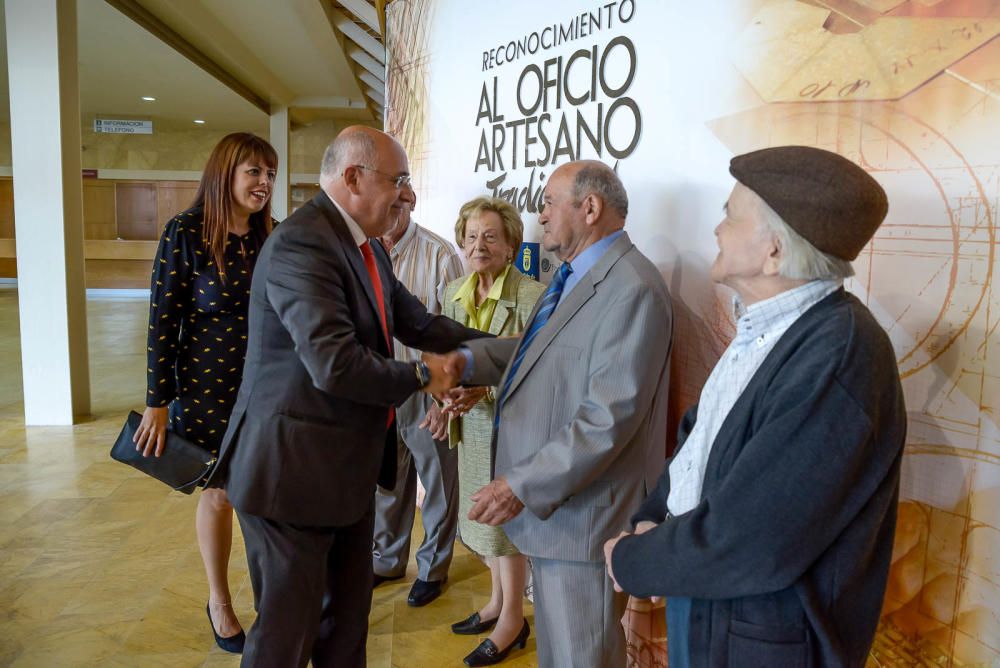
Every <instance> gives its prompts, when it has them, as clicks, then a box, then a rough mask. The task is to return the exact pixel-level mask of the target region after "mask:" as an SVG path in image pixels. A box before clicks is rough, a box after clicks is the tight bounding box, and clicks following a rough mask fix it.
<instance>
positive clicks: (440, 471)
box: [372, 392, 458, 580]
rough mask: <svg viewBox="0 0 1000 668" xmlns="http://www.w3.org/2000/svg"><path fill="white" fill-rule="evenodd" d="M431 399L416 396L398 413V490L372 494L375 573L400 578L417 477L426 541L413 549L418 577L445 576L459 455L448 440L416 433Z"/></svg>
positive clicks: (455, 509)
mask: <svg viewBox="0 0 1000 668" xmlns="http://www.w3.org/2000/svg"><path fill="white" fill-rule="evenodd" d="M430 404H431V398H430V397H428V396H427V395H426V394H424V393H423V392H417V393H416V394H414V395H413V396H412V397H410V398H409V399H407V400H406V402H405V403H404V404H403V405H402V406H400V407H399V410H398V411H396V424H397V425H398V428H399V441H400V443H399V445H400V447H397V448H396V456H397V457H398V459H397V462H396V488H395V489H394V490H392V491H386V490H384V489H382V488H381V487H379V488H378V490H377V491H376V492H375V536H374V545H373V548H372V567H373V568H374V570H375V573H377V574H379V575H385V576H389V577H394V576H397V575H403V573H404V572H405V571H406V564H407V561H408V560H409V557H410V534H411V532H412V531H413V518H414V515H415V513H416V502H417V477H418V476H419V477H420V482H422V483H423V485H424V490H425V495H424V504H423V507H422V509H421V516H422V518H423V525H424V541H423V542H422V543H421V544H420V548H419V549H418V550H417V573H418V574H417V577H419V578H420V579H421V580H442V579H444V577H445V576H447V575H448V567H449V566H450V565H451V557H452V552H453V551H454V547H455V531H456V529H457V527H458V452H457V451H456V450H452V449H450V448H449V447H448V440H447V439H445V440H441V441H435V440H434V439H433V438H431V435H430V432H428V431H427V430H426V429H420V427H419V425H420V422H421V421H422V420H423V419H424V416H425V415H426V413H427V409H428V408H429V407H430Z"/></svg>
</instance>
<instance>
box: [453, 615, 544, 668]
mask: <svg viewBox="0 0 1000 668" xmlns="http://www.w3.org/2000/svg"><path fill="white" fill-rule="evenodd" d="M529 635H531V629H530V628H529V627H528V620H527V619H526V620H524V626H522V627H521V632H520V633H518V634H517V637H516V638H514V642H512V643H511V644H509V645H507V646H506V647H504V648H503V649H497V646H496V645H494V644H493V641H492V640H490V639H489V638H487V639H486V640H484V641H483V642H481V643H479V647H477V648H476V649H474V650H472V654H470V655H469V656H467V657H465V665H467V666H492V665H493V664H496V663H500V662H501V661H503V660H504V659H506V658H507V655H508V654H510V651H511V650H512V649H514V647H515V646H516V647H517V648H518V649H524V647H525V645H527V644H528V636H529Z"/></svg>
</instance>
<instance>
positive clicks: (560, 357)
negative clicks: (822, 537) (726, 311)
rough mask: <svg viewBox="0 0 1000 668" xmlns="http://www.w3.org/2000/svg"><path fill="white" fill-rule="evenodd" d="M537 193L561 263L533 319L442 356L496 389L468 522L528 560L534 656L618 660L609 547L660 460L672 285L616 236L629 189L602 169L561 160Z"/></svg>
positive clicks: (551, 247)
mask: <svg viewBox="0 0 1000 668" xmlns="http://www.w3.org/2000/svg"><path fill="white" fill-rule="evenodd" d="M544 202H545V206H544V210H543V211H542V213H541V215H540V216H539V218H538V221H539V223H541V225H542V227H543V229H544V233H543V236H542V244H543V246H544V247H545V249H546V250H548V251H550V252H553V253H555V254H556V255H557V256H558V257H559V259H560V260H562V261H563V265H562V266H561V267H560V269H559V270H558V271H557V272H556V276H555V277H554V278H553V280H552V283H551V284H550V286H549V288H548V290H547V291H546V292H545V294H544V295H543V296H542V299H541V300H540V301H539V302H538V305H537V306H536V307H535V311H534V313H533V315H532V319H531V321H530V322H531V324H530V325H529V326H528V329H527V330H526V331H525V333H524V334H523V335H522V337H521V338H520V339H494V340H489V341H486V340H482V341H468V342H466V344H465V347H463V349H460V350H459V351H458V352H456V353H453V354H452V355H450V356H449V358H448V365H449V368H450V369H451V370H452V375H459V376H460V377H462V379H463V381H464V382H467V383H469V384H474V385H497V386H498V390H497V393H498V394H497V406H498V408H497V411H498V419H497V425H496V428H495V429H494V435H493V438H494V443H495V450H494V452H495V455H494V456H495V461H494V468H495V476H494V481H493V482H492V483H490V484H489V485H487V486H486V487H484V488H483V489H481V490H479V491H478V492H477V493H476V494H475V495H473V497H472V498H473V500H474V501H475V505H474V506H473V508H472V510H471V511H470V513H469V517H470V518H471V519H473V520H476V521H480V522H484V523H487V524H491V525H500V524H502V525H503V526H504V530H505V531H506V532H507V534H508V536H509V537H510V539H511V541H513V543H514V544H515V545H516V546H517V548H518V549H519V550H521V552H523V553H524V554H526V555H528V556H529V557H530V558H531V566H532V572H533V577H534V586H535V627H536V632H537V637H538V641H537V648H538V661H539V665H541V666H546V667H548V666H581V667H588V668H590V667H592V666H602V667H609V668H610V667H615V666H624V665H625V660H626V654H625V636H624V632H623V629H622V626H621V618H622V615H623V614H624V611H625V605H626V602H627V599H626V597H625V596H624V595H622V594H620V593H615V591H614V588H613V585H612V583H611V581H610V580H609V579H608V578H607V577H606V576H605V573H604V568H603V552H602V546H603V544H604V541H605V540H606V539H607V538H610V537H612V536H614V535H617V533H618V532H619V531H620V530H621V528H622V527H624V526H627V525H628V519H629V516H630V514H631V513H632V512H634V511H635V509H636V508H638V506H639V504H640V503H641V501H642V499H643V498H644V497H645V495H646V490H647V478H646V476H647V475H648V474H651V472H652V471H655V470H656V469H657V468H659V467H660V466H661V465H662V461H663V455H664V448H665V444H666V422H667V380H668V375H669V374H668V358H669V353H670V344H671V332H672V319H671V318H672V316H671V305H670V295H669V293H668V291H667V287H666V285H665V284H664V282H663V278H662V277H661V275H660V273H659V271H658V270H657V268H656V267H655V266H654V265H653V264H652V263H651V262H650V261H649V260H648V259H647V258H646V257H645V256H644V255H643V254H642V253H640V252H639V250H638V249H637V248H636V247H635V246H634V245H633V244H632V241H631V240H630V239H629V237H628V234H626V233H625V231H624V230H623V227H624V225H625V217H626V215H627V213H628V197H627V195H626V193H625V189H624V187H623V186H622V183H621V181H620V180H619V178H618V176H617V175H616V174H615V173H614V172H613V171H612V170H611V169H610V168H609V167H608V166H607V165H605V164H603V163H600V162H596V161H579V162H572V163H569V164H566V165H563V166H561V167H560V168H559V169H557V170H556V171H555V172H553V174H552V176H551V178H550V179H549V181H548V184H547V185H546V187H545V195H544ZM649 483H650V484H651V483H652V480H649Z"/></svg>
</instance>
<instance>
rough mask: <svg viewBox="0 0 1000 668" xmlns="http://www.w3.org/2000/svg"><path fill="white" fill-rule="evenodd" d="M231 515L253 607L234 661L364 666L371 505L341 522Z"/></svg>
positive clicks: (247, 665)
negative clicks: (325, 523)
mask: <svg viewBox="0 0 1000 668" xmlns="http://www.w3.org/2000/svg"><path fill="white" fill-rule="evenodd" d="M236 516H237V517H238V518H239V520H240V527H241V528H242V529H243V540H244V542H245V543H246V549H247V564H248V565H249V567H250V583H251V585H252V586H253V601H254V608H255V609H256V610H257V619H256V620H255V621H254V623H253V626H251V627H250V630H249V631H248V632H247V641H246V646H245V647H244V648H243V660H242V661H241V662H240V666H242V668H271V667H272V666H283V667H285V666H287V667H288V668H292V667H295V666H298V667H300V668H305V666H306V664H307V663H308V662H309V661H310V660H311V661H312V665H313V668H364V666H365V665H366V656H365V642H366V640H367V638H368V612H369V610H370V609H371V602H372V571H371V564H370V563H369V562H368V550H369V549H370V548H369V546H370V545H371V535H372V519H373V510H372V509H371V508H369V510H368V512H366V513H365V514H364V516H363V517H362V518H361V519H360V520H358V521H357V522H355V523H354V524H351V525H348V526H344V527H307V526H297V525H292V524H284V523H282V522H275V521H273V520H269V519H266V518H263V517H258V516H256V515H249V514H247V513H242V512H240V511H236Z"/></svg>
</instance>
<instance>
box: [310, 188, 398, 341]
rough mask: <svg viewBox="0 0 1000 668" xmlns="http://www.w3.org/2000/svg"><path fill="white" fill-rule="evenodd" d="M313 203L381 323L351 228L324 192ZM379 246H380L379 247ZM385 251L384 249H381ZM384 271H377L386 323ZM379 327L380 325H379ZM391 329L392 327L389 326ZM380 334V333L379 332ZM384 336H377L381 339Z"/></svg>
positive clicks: (363, 262)
mask: <svg viewBox="0 0 1000 668" xmlns="http://www.w3.org/2000/svg"><path fill="white" fill-rule="evenodd" d="M312 201H313V204H315V205H316V207H317V208H318V209H319V210H320V211H322V212H323V215H324V216H325V217H326V219H327V222H329V223H330V227H332V228H333V231H334V233H336V235H337V238H338V239H339V240H340V242H341V246H342V247H343V250H344V255H345V256H346V257H347V264H348V265H350V267H351V270H352V271H353V272H354V276H355V278H356V279H357V281H358V283H359V284H360V285H361V289H362V291H363V292H364V293H365V296H366V297H367V298H368V305H369V306H370V307H371V309H372V314H373V315H374V316H375V323H376V325H379V323H381V318H380V317H379V312H378V302H376V301H375V288H374V287H373V286H372V279H371V277H370V276H369V275H368V268H367V267H366V266H365V259H364V258H363V257H362V256H361V249H360V248H358V244H356V243H355V242H354V237H353V236H351V230H350V229H349V228H348V227H347V222H346V221H345V220H344V217H343V216H341V215H340V211H338V210H337V207H336V206H334V204H333V202H332V201H330V197H329V195H327V194H326V193H325V192H323V191H320V193H319V194H318V195H316V196H315V197H314V198H313V200H312ZM375 247H376V245H375V244H372V250H373V251H374V252H375V256H376V260H377V258H378V255H379V252H378V251H377V250H375ZM380 248H381V247H380ZM382 252H383V253H385V251H384V250H383V251H382ZM375 265H376V266H378V265H379V262H378V261H376V262H375ZM384 276H385V272H384V271H379V278H382V291H383V296H382V298H383V300H384V301H383V303H384V304H385V310H386V321H387V324H388V322H390V319H389V300H388V298H387V297H386V296H385V288H386V281H385V279H384ZM379 327H380V328H381V325H379ZM389 331H390V332H391V331H392V328H391V327H390V328H389ZM380 334H381V333H380ZM383 338H384V337H382V336H379V339H380V340H382V339H383Z"/></svg>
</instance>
